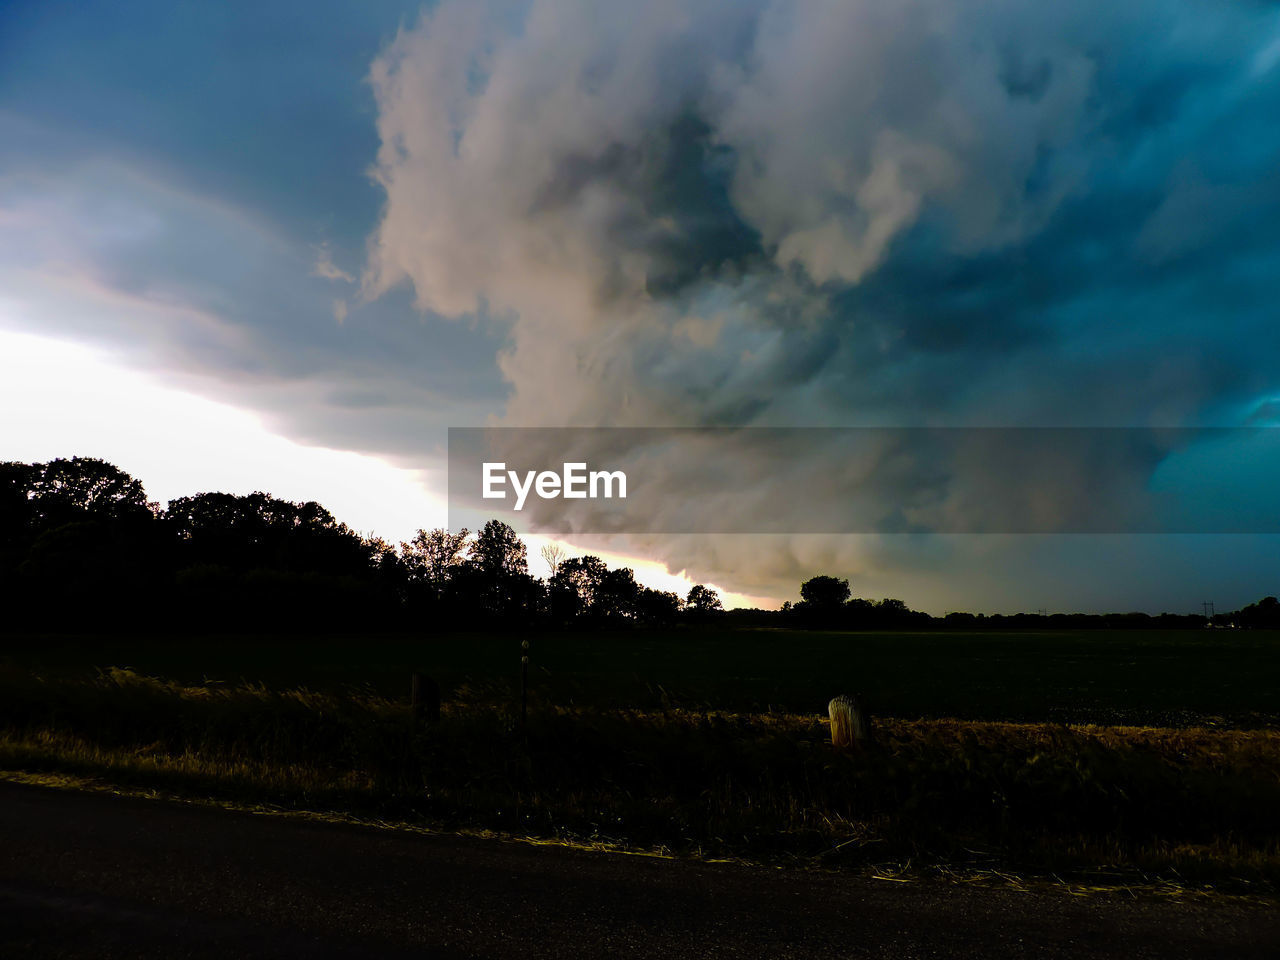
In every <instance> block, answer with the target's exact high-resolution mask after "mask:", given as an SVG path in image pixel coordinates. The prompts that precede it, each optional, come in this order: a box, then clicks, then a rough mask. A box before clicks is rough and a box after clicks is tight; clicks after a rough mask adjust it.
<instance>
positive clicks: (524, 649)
mask: <svg viewBox="0 0 1280 960" xmlns="http://www.w3.org/2000/svg"><path fill="white" fill-rule="evenodd" d="M520 650H521V654H520V729H522V730H523V729H525V724H527V723H528V722H529V641H528V640H521V641H520Z"/></svg>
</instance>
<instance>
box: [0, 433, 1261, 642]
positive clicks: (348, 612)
mask: <svg viewBox="0 0 1280 960" xmlns="http://www.w3.org/2000/svg"><path fill="white" fill-rule="evenodd" d="M542 555H543V559H544V560H545V561H546V564H547V567H548V571H549V574H548V576H547V577H546V578H537V577H534V576H532V575H531V574H530V573H529V564H528V557H527V548H526V545H525V543H524V541H522V540H521V539H520V537H519V536H517V535H516V533H515V531H514V530H512V529H511V527H509V526H507V525H506V524H504V523H502V522H500V521H498V520H490V521H489V522H488V523H486V524H485V525H484V526H483V527H482V528H481V529H479V530H477V531H475V532H474V533H472V532H470V531H467V530H461V531H457V532H451V531H448V530H442V529H436V530H419V531H418V533H417V534H416V535H415V536H414V537H413V539H412V540H410V541H408V542H405V543H400V544H391V543H388V542H387V541H385V540H382V539H380V538H377V537H369V536H363V535H361V534H359V533H357V532H356V531H354V530H352V529H351V528H350V527H348V526H347V525H346V524H344V523H341V522H340V521H338V520H337V519H336V518H334V516H333V515H332V514H331V513H330V512H329V511H328V510H326V509H325V508H324V507H323V506H321V505H320V504H318V503H315V502H306V503H295V502H292V501H288V500H282V499H279V498H277V497H273V496H271V495H269V494H266V493H261V492H255V493H250V494H245V495H236V494H228V493H199V494H195V495H193V496H187V497H179V498H177V499H176V500H172V501H170V502H169V503H168V505H167V506H164V507H162V506H161V505H160V504H158V503H155V502H152V501H148V500H147V498H146V493H145V491H144V489H143V486H142V484H141V483H140V482H139V481H138V480H137V479H135V478H133V477H131V476H129V475H128V474H127V473H125V472H124V471H123V470H121V469H119V468H118V467H116V466H114V465H113V464H110V463H107V462H106V461H103V460H98V459H94V458H90V457H73V458H69V459H57V460H51V461H49V462H47V463H18V462H7V463H0V610H2V611H3V613H0V629H4V630H9V631H17V630H28V631H31V630H40V631H59V630H66V631H79V630H112V631H116V630H161V631H173V632H184V631H191V630H216V631H225V632H249V633H253V632H271V631H292V630H307V631H316V630H360V631H364V632H367V631H383V630H394V631H402V630H457V629H468V628H478V629H487V628H493V627H501V626H506V625H519V626H521V627H529V626H554V627H562V626H567V627H601V626H604V627H611V626H617V627H621V626H627V625H644V626H655V627H670V626H675V625H707V624H717V623H718V624H723V625H767V626H779V625H784V626H795V627H800V628H814V629H852V630H858V629H877V630H879V629H935V628H948V629H950V628H961V629H965V628H969V629H1001V628H1046V627H1050V628H1051V627H1066V628H1074V629H1080V628H1088V627H1109V628H1115V627H1143V628H1152V627H1180V628H1185V627H1202V626H1206V625H1216V626H1238V627H1259V628H1280V603H1278V602H1277V600H1276V598H1275V597H1267V598H1265V599H1263V600H1260V601H1259V602H1258V603H1255V604H1250V605H1249V606H1247V607H1245V608H1243V609H1241V610H1238V611H1235V612H1232V613H1224V614H1218V615H1217V616H1216V617H1214V618H1213V619H1212V620H1209V619H1208V618H1205V617H1202V616H1198V615H1185V616H1183V615H1174V614H1162V615H1160V616H1157V617H1151V616H1148V615H1147V614H1112V615H1103V616H1098V615H1085V614H1058V615H1054V616H1052V617H1044V616H1036V615H1029V614H1018V615H1015V616H999V615H996V616H990V617H986V616H983V615H982V614H976V615H974V614H968V613H951V614H948V615H946V616H945V617H931V616H930V615H929V614H927V613H922V612H920V611H918V610H912V609H910V608H909V607H908V606H907V605H906V604H905V603H904V602H903V601H901V600H896V599H891V598H886V599H883V600H879V601H873V600H868V599H863V598H858V597H853V596H852V595H851V590H850V587H849V581H848V580H846V579H841V578H838V577H834V576H830V575H820V576H815V577H812V578H810V579H808V580H806V581H805V582H804V583H803V584H802V585H801V587H800V600H799V601H798V602H796V603H786V604H784V605H783V607H782V609H781V610H732V611H727V612H726V611H724V610H722V608H721V601H720V598H719V596H718V595H717V594H716V591H715V590H713V589H711V588H709V587H707V586H705V585H703V584H697V585H695V586H693V587H692V589H690V590H689V592H688V594H687V595H686V596H684V597H680V596H678V595H677V594H675V593H672V592H670V591H662V590H654V589H651V588H649V587H646V586H643V585H641V584H639V583H637V582H636V579H635V574H634V572H633V571H632V570H631V569H629V568H627V567H618V568H612V569H611V568H609V567H608V566H607V565H606V564H605V563H604V561H603V560H601V559H600V558H599V557H594V556H583V557H566V556H565V555H564V553H563V551H562V550H561V549H560V548H559V547H558V546H557V545H555V544H551V545H549V546H548V547H546V548H544V550H543V554H542Z"/></svg>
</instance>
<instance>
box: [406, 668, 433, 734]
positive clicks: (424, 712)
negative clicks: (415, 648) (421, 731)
mask: <svg viewBox="0 0 1280 960" xmlns="http://www.w3.org/2000/svg"><path fill="white" fill-rule="evenodd" d="M409 710H410V712H411V713H412V714H413V722H414V724H415V725H417V724H418V723H420V722H421V721H422V720H423V718H424V717H425V718H426V720H427V722H429V723H434V722H435V721H437V720H439V719H440V685H439V684H438V683H436V682H435V681H434V680H432V679H431V678H430V677H428V676H424V675H423V674H421V673H416V672H415V673H414V674H413V675H412V676H411V677H410V678H409Z"/></svg>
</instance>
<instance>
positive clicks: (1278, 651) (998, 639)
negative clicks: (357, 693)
mask: <svg viewBox="0 0 1280 960" xmlns="http://www.w3.org/2000/svg"><path fill="white" fill-rule="evenodd" d="M521 639H522V637H521V636H519V635H508V636H495V635H489V634H455V635H442V636H424V637H420V638H419V637H403V636H379V635H370V636H367V637H352V636H338V637H332V636H322V637H314V638H310V637H248V638H246V637H216V636H173V637H136V638H135V637H39V638H36V637H9V638H6V639H4V640H0V663H3V662H8V663H10V664H14V665H18V666H21V667H24V668H28V669H32V670H34V671H36V672H38V673H43V674H53V675H62V676H76V675H79V676H87V675H91V674H93V673H94V672H96V669H97V668H101V667H110V666H120V667H129V668H132V669H134V670H136V671H137V672H139V673H142V674H147V675H154V676H160V677H165V678H168V679H174V680H179V681H182V682H186V683H192V682H200V681H204V680H217V681H223V682H238V681H241V680H247V681H250V682H255V683H257V682H261V683H265V684H267V685H268V686H271V687H277V688H289V689H292V688H297V687H308V688H310V689H313V690H320V691H326V692H341V691H344V690H351V689H356V690H362V691H371V692H375V693H378V694H380V695H383V696H388V697H400V696H404V695H406V694H407V690H408V677H409V674H410V673H411V672H412V671H414V670H420V671H422V672H424V673H427V674H428V675H430V676H432V677H434V678H435V679H436V680H438V681H439V683H440V685H441V687H442V689H443V690H444V693H445V696H446V698H448V697H449V696H450V695H452V694H454V693H455V692H457V691H459V690H463V691H467V690H471V691H472V693H474V692H476V691H477V690H483V691H485V692H486V694H487V695H489V696H491V697H502V696H509V695H514V693H515V690H516V682H517V677H518V670H519V655H520V650H519V641H520V640H521ZM528 639H529V640H530V643H531V647H532V649H531V650H530V663H531V667H530V678H531V687H532V694H533V696H534V697H535V698H536V699H537V700H538V701H541V702H545V703H548V704H555V705H560V706H580V707H595V706H605V707H617V706H622V707H634V708H642V709H654V708H661V707H664V706H678V707H685V708H691V709H700V710H731V711H748V712H769V711H770V710H771V709H772V710H775V711H782V712H789V713H798V714H805V713H813V714H823V713H825V710H826V703H827V701H828V700H829V699H830V698H831V697H832V696H834V695H835V694H837V693H844V692H856V693H860V694H862V696H863V697H864V699H865V701H866V704H867V706H868V708H869V709H870V710H871V711H872V712H873V713H874V714H877V715H882V716H892V717H900V718H919V717H925V718H942V717H953V718H958V719H965V720H1015V721H1039V722H1066V723H1101V724H1118V723H1123V724H1142V725H1153V726H1195V725H1213V726H1233V727H1241V728H1255V727H1266V726H1273V725H1276V724H1277V722H1278V721H1280V633H1276V632H1272V631H1222V630H1199V631H1125V630H1117V631H1096V632H1086V631H1081V632H1057V631H1054V632H1043V633H1013V632H1009V633H1003V632H1002V633H968V632H964V633H960V632H956V633H951V632H931V633H837V632H813V631H798V630H777V629H748V630H714V629H707V630H695V629H683V630H670V631H665V632H655V631H640V630H637V631H630V632H625V633H606V634H598V633H586V632H578V633H559V634H552V633H546V634H542V633H535V634H531V635H529V636H528Z"/></svg>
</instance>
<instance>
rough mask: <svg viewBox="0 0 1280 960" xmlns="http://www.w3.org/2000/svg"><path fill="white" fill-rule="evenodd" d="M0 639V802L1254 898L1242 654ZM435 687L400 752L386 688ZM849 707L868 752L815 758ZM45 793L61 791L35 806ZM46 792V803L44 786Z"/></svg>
mask: <svg viewBox="0 0 1280 960" xmlns="http://www.w3.org/2000/svg"><path fill="white" fill-rule="evenodd" d="M519 639H520V638H519V637H515V636H506V637H499V636H491V635H457V636H450V637H436V638H424V639H411V638H391V637H378V636H369V637H346V638H343V637H326V638H315V639H310V638H274V639H266V638H259V639H245V638H224V637H208V636H205V637H184V638H172V639H163V638H161V639H157V638H120V637H104V638H83V637H81V638H70V637H43V638H35V637H24V638H10V639H9V640H8V641H7V643H8V648H7V651H6V654H5V657H4V661H3V663H0V772H3V771H9V772H8V773H5V774H4V775H5V776H9V777H18V778H19V779H23V778H25V779H27V780H31V779H32V778H35V782H71V783H76V784H81V785H85V784H87V785H96V786H105V787H107V788H109V789H125V790H131V791H142V792H144V793H151V792H160V793H162V794H172V795H176V796H181V797H197V798H202V799H206V800H209V799H212V800H216V801H219V802H230V803H233V804H240V805H245V804H247V805H249V806H253V807H259V806H262V805H265V806H268V807H270V808H272V809H284V810H295V811H306V812H312V813H319V814H321V815H324V816H332V815H337V816H342V817H356V818H359V819H372V820H377V821H380V822H393V823H402V824H410V825H426V826H429V827H433V828H440V827H443V828H446V829H465V830H481V831H491V830H492V831H497V832H499V833H504V834H523V835H527V836H533V837H540V838H548V839H555V840H567V841H573V842H588V843H592V844H599V843H607V844H619V845H622V846H626V847H632V848H640V849H646V850H655V849H656V850H666V851H670V852H674V853H682V854H692V855H699V856H715V857H748V858H752V859H759V860H765V861H770V862H775V861H779V862H786V863H793V864H794V863H800V864H809V865H822V866H831V867H839V868H842V869H859V870H873V871H880V872H884V871H886V870H890V871H903V870H911V871H915V872H920V871H925V872H937V871H941V872H943V873H947V874H950V875H955V874H959V875H962V876H965V877H966V878H972V877H973V876H975V875H978V876H995V877H1006V876H1007V875H1008V874H1009V873H1010V872H1014V873H1017V874H1019V875H1037V876H1041V877H1046V878H1049V879H1055V880H1061V879H1063V878H1067V879H1068V880H1069V881H1070V882H1072V883H1076V884H1081V885H1085V886H1091V885H1103V886H1106V885H1115V884H1123V885H1126V886H1129V885H1133V884H1147V885H1150V884H1156V885H1173V886H1175V887H1177V888H1183V887H1185V886H1196V887H1203V886H1210V887H1213V888H1215V889H1231V890H1236V891H1240V892H1246V893H1258V894H1265V895H1267V896H1275V895H1276V893H1277V892H1280V820H1277V818H1276V816H1275V811H1276V810H1277V809H1280V730H1277V729H1276V727H1277V724H1276V722H1275V721H1276V718H1277V717H1280V636H1277V635H1276V634H1274V633H1263V632H1252V633H1248V632H1241V633H1228V632H1210V631H1205V632H1203V633H1201V632H1194V633H1192V632H1186V633H1172V632H1147V633H1133V632H1099V633H1078V634H1066V633H1041V634H1013V633H1001V634H978V633H931V634H874V633H865V634H841V633H801V632H793V631H779V630H739V631H721V632H714V631H695V630H684V631H672V632H668V633H666V634H649V633H643V632H631V633H618V634H610V635H591V634H586V633H574V634H564V635H548V634H535V635H532V636H531V637H530V638H529V639H530V642H531V645H532V650H531V656H532V661H533V666H534V669H533V671H532V674H531V678H532V681H533V683H532V690H531V694H530V709H529V720H528V725H527V727H523V728H522V727H521V726H520V724H519V707H518V703H519V700H518V693H517V690H518V687H517V683H516V677H517V671H518V663H519V653H520V651H519ZM414 669H418V670H421V671H423V672H426V673H429V674H430V675H432V676H434V677H435V678H436V679H438V680H439V682H440V684H441V687H442V690H443V693H444V706H443V714H442V717H441V719H440V720H439V721H438V722H436V723H429V724H422V723H418V724H415V723H414V722H413V720H412V718H411V716H410V711H409V709H408V705H407V703H406V698H407V693H408V686H409V684H408V677H409V674H410V672H411V671H412V670H414ZM840 692H859V693H862V694H863V695H864V698H865V700H866V703H867V705H868V707H869V708H870V710H871V711H872V712H873V714H874V715H875V716H876V718H877V720H876V729H877V742H876V744H875V745H874V746H872V747H871V748H869V749H867V750H863V751H855V752H852V753H850V752H841V751H836V750H833V749H832V747H831V744H830V736H829V731H828V728H827V726H826V722H825V708H826V703H827V700H828V699H829V698H830V697H831V696H832V695H834V694H836V693H840ZM59 778H61V780H59ZM68 778H69V779H68Z"/></svg>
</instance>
